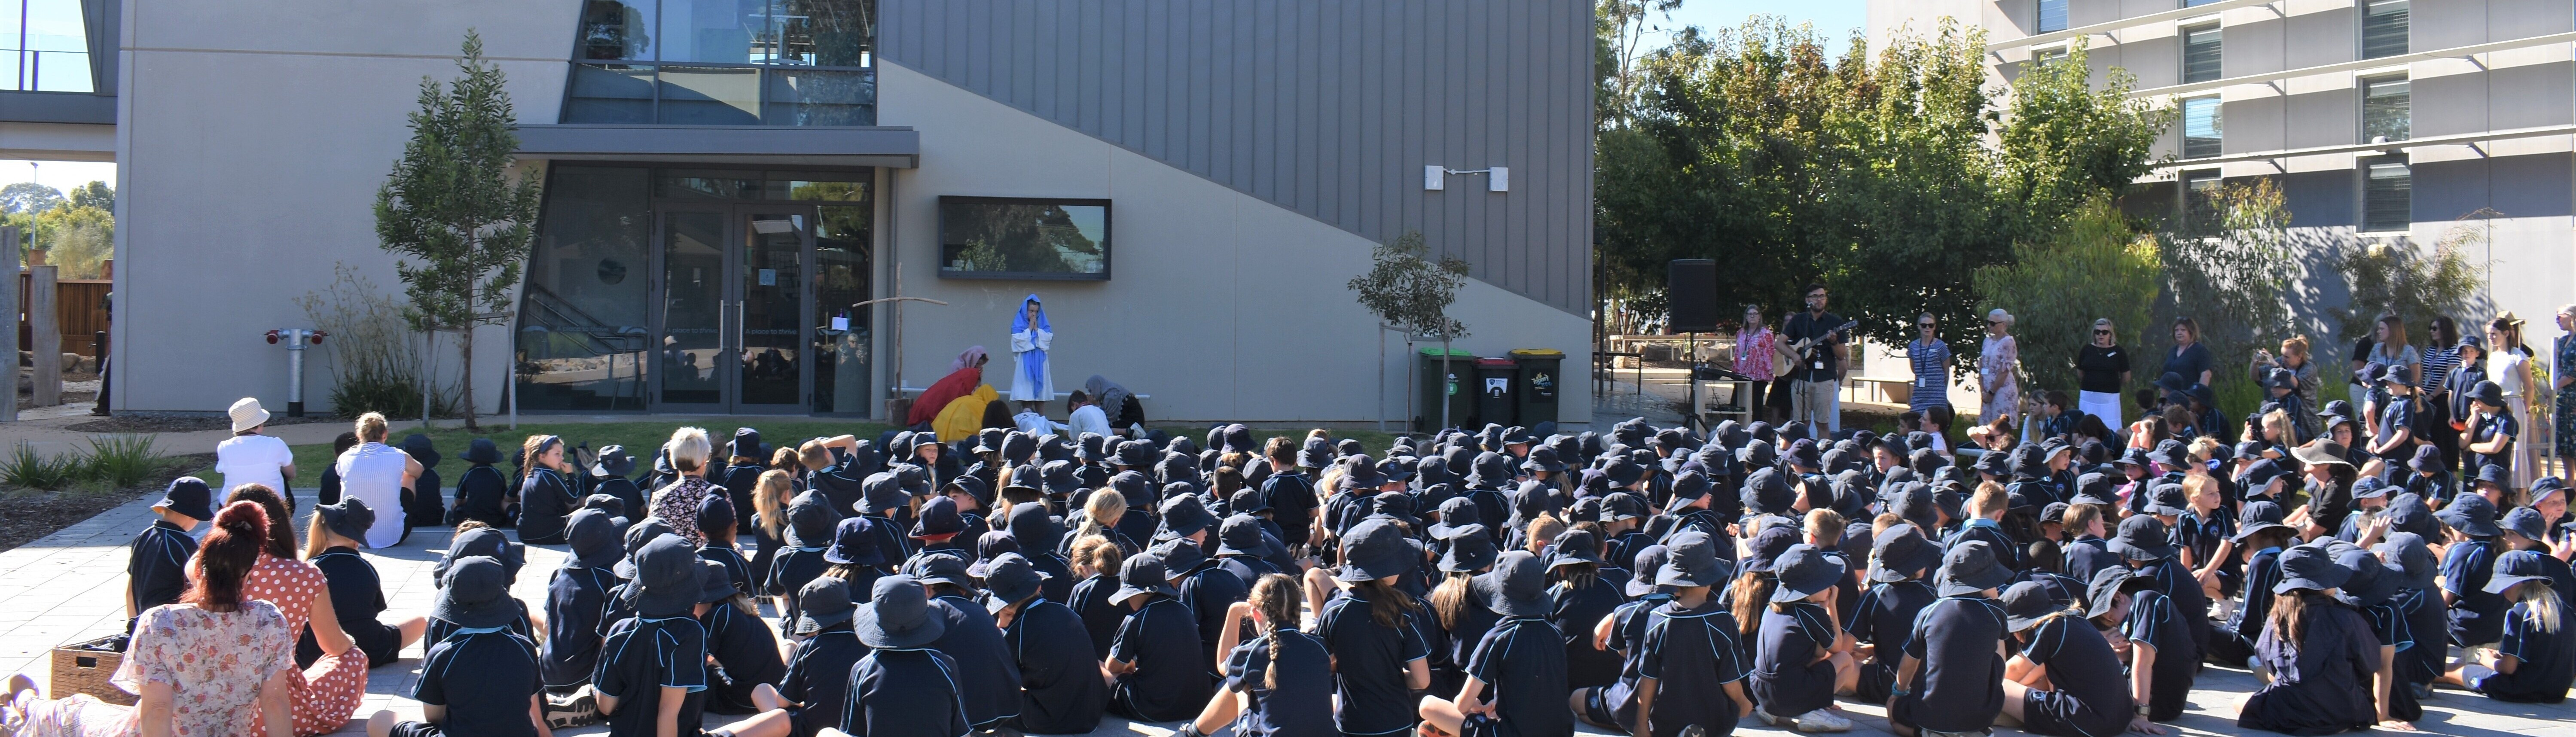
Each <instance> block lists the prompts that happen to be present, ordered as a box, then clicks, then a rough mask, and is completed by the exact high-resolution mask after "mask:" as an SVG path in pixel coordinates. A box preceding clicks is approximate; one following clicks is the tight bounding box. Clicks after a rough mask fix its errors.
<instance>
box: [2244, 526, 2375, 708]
mask: <svg viewBox="0 0 2576 737" xmlns="http://www.w3.org/2000/svg"><path fill="white" fill-rule="evenodd" d="M2352 575H2353V572H2352V569H2350V568H2345V567H2344V566H2343V564H2341V563H2337V562H2336V561H2335V557H2334V554H2333V553H2332V552H2331V551H2329V550H2328V549H2327V548H2326V547H2325V545H2322V544H2308V545H2300V546H2296V547H2292V548H2290V549H2289V550H2286V551H2282V553H2281V582H2280V583H2279V584H2276V585H2274V586H2273V587H2272V593H2274V594H2275V595H2278V596H2280V597H2281V600H2280V601H2279V602H2278V603H2276V604H2274V605H2273V606H2272V611H2271V616H2270V618H2269V621H2268V622H2266V623H2265V625H2264V629H2263V639H2262V640H2261V641H2260V642H2257V643H2256V644H2255V647H2254V650H2255V657H2257V658H2260V659H2261V660H2262V662H2263V665H2264V666H2265V667H2266V668H2268V669H2269V670H2271V671H2272V672H2273V673H2274V674H2276V675H2275V677H2274V678H2272V680H2271V682H2270V683H2269V684H2267V685H2265V686H2264V687H2263V689H2262V690H2259V691H2256V692H2254V695H2253V696H2251V697H2249V698H2247V699H2246V701H2245V707H2244V710H2243V711H2241V712H2239V713H2238V715H2237V718H2236V726H2238V727H2242V728H2246V729H2265V730H2271V731H2275V732H2285V733H2289V734H2299V735H2316V734H2333V733H2336V732H2342V731H2347V730H2355V729H2369V728H2371V727H2372V726H2375V725H2377V724H2379V710H2378V708H2377V707H2376V706H2374V701H2373V697H2372V693H2371V690H2370V685H2369V678H2370V676H2369V674H2371V673H2375V672H2377V671H2378V670H2379V666H2380V662H2381V661H2380V655H2381V651H2380V642H2379V638H2378V637H2377V636H2375V635H2373V634H2372V633H2371V629H2370V622H2369V621H2368V620H2366V619H2364V618H2363V617H2362V615H2361V613H2360V612H2357V611H2354V610H2353V609H2352V608H2351V607H2349V606H2345V605H2343V603H2342V602H2339V601H2336V600H2335V598H2334V597H2333V595H2332V594H2333V593H2334V591H2335V590H2336V589H2339V588H2342V587H2343V585H2344V583H2345V582H2347V581H2349V580H2350V579H2351V578H2352Z"/></svg>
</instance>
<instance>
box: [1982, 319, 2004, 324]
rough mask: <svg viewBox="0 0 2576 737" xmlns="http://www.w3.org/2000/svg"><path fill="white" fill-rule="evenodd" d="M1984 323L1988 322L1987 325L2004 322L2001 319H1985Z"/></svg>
mask: <svg viewBox="0 0 2576 737" xmlns="http://www.w3.org/2000/svg"><path fill="white" fill-rule="evenodd" d="M1986 324H1988V325H2002V324H2004V321H2002V320H1987V321H1986Z"/></svg>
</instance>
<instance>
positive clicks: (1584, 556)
mask: <svg viewBox="0 0 2576 737" xmlns="http://www.w3.org/2000/svg"><path fill="white" fill-rule="evenodd" d="M1585 527H1587V526H1577V527H1576V528H1574V529H1570V530H1566V531H1565V532H1563V533H1559V534H1558V535H1557V536H1556V544H1555V545H1554V546H1553V547H1552V548H1551V551H1552V555H1551V557H1550V558H1549V559H1548V562H1547V570H1548V577H1549V578H1550V579H1553V580H1554V581H1555V583H1554V584H1552V585H1550V586H1549V587H1548V590H1547V593H1548V600H1549V601H1548V623H1549V624H1553V625H1556V629H1557V631H1558V633H1559V634H1560V637H1559V639H1561V640H1563V645H1564V648H1565V663H1566V669H1565V680H1566V685H1567V687H1569V688H1591V687H1594V686H1607V685H1610V684H1611V683H1614V682H1617V681H1618V680H1619V667H1620V665H1622V664H1621V663H1620V662H1619V654H1618V653H1615V652H1611V651H1609V650H1608V649H1605V648H1596V647H1593V646H1592V628H1593V626H1594V625H1595V624H1598V623H1599V622H1601V620H1603V619H1604V618H1607V617H1609V616H1611V614H1612V613H1613V612H1616V611H1617V610H1618V609H1619V605H1620V604H1622V603H1625V602H1626V597H1624V596H1621V588H1622V587H1624V586H1625V585H1626V584H1627V580H1626V577H1625V576H1621V577H1620V578H1619V579H1617V580H1613V579H1612V578H1610V577H1609V576H1606V575H1604V573H1603V571H1604V570H1605V569H1607V570H1610V571H1614V572H1615V571H1618V570H1619V569H1617V568H1611V567H1608V566H1605V565H1604V563H1603V561H1602V558H1601V543H1600V542H1599V539H1600V538H1598V537H1596V536H1594V535H1593V534H1592V531H1591V530H1589V529H1584V528H1585Z"/></svg>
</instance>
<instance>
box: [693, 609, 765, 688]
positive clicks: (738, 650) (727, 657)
mask: <svg viewBox="0 0 2576 737" xmlns="http://www.w3.org/2000/svg"><path fill="white" fill-rule="evenodd" d="M698 623H699V624H700V625H703V626H705V627H706V628H707V654H709V655H713V656H715V659H716V665H717V666H718V667H721V668H723V669H724V672H723V673H722V674H720V675H721V678H719V679H716V680H717V681H722V682H723V684H724V685H728V686H730V688H728V689H727V690H728V691H731V692H732V694H731V695H732V696H735V697H741V698H746V699H747V698H749V697H750V695H751V687H752V685H753V684H758V683H773V684H774V683H777V682H778V679H779V678H780V677H783V676H785V675H787V663H786V662H785V661H782V660H780V659H779V658H778V636H777V635H775V634H772V633H771V632H770V631H769V623H767V622H763V621H761V620H760V617H758V616H755V615H750V614H744V613H743V612H742V610H741V609H736V608H734V606H733V605H732V604H729V603H725V602H717V603H715V604H712V605H709V606H708V607H707V614H706V617H705V618H703V619H700V620H698ZM710 685H717V684H716V683H715V682H714V681H710Z"/></svg>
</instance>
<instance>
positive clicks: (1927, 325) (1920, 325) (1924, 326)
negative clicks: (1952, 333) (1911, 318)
mask: <svg viewBox="0 0 2576 737" xmlns="http://www.w3.org/2000/svg"><path fill="white" fill-rule="evenodd" d="M1914 326H1915V327H1918V328H1922V329H1925V330H1930V329H1932V323H1928V322H1922V323H1915V324H1914Z"/></svg>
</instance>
